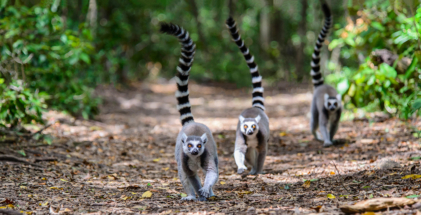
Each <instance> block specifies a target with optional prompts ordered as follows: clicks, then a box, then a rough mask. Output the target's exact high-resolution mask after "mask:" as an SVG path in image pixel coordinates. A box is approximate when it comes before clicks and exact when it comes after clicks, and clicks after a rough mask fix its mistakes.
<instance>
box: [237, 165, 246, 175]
mask: <svg viewBox="0 0 421 215" xmlns="http://www.w3.org/2000/svg"><path fill="white" fill-rule="evenodd" d="M245 170H247V167H245V166H243V167H238V170H237V173H238V174H243V173H244V171H245Z"/></svg>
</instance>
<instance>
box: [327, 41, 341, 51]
mask: <svg viewBox="0 0 421 215" xmlns="http://www.w3.org/2000/svg"><path fill="white" fill-rule="evenodd" d="M342 44H343V40H340V39H334V40H332V42H330V43H329V46H328V47H329V49H330V50H332V49H334V48H336V47H337V46H339V45H342Z"/></svg>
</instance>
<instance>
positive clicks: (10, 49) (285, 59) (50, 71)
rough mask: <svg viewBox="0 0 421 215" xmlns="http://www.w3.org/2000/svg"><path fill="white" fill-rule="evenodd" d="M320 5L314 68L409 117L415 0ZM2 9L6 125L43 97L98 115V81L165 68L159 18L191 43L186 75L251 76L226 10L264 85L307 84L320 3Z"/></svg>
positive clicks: (371, 105) (131, 2) (47, 0)
mask: <svg viewBox="0 0 421 215" xmlns="http://www.w3.org/2000/svg"><path fill="white" fill-rule="evenodd" d="M327 3H328V4H329V5H330V7H331V10H332V13H333V20H334V27H333V30H332V31H331V32H333V33H330V36H329V40H328V41H327V43H326V45H328V46H326V47H325V48H324V49H323V53H322V70H323V71H324V74H325V76H326V80H327V81H328V82H329V83H330V84H333V85H336V86H337V87H338V90H339V91H340V93H342V94H344V95H345V96H344V98H345V101H346V104H347V105H346V107H347V109H349V110H355V109H356V108H365V109H366V110H378V109H380V110H384V111H386V112H388V113H390V114H392V115H396V116H399V117H401V118H408V117H410V116H411V114H412V113H413V112H414V110H415V109H416V108H417V107H418V106H417V104H420V103H421V101H418V102H414V101H415V100H416V98H419V95H420V90H419V86H420V84H419V78H420V63H421V59H420V57H421V54H420V52H419V51H420V33H421V26H420V23H421V22H420V21H421V20H420V19H421V8H420V2H419V0H404V1H398V0H367V1H363V0H343V1H336V0H335V1H334V0H327ZM0 12H1V14H0V46H1V47H0V51H1V62H0V71H1V79H0V82H1V87H0V91H1V97H2V98H1V99H2V101H3V102H2V104H1V105H2V106H1V110H0V118H1V119H2V120H4V121H3V124H8V125H10V124H17V123H19V122H30V121H32V120H35V121H39V119H40V116H41V112H42V111H43V110H44V109H45V108H46V107H47V105H48V107H49V108H53V109H58V110H64V111H67V112H69V113H71V114H73V115H77V116H83V117H84V118H89V117H92V116H94V115H95V114H97V112H98V109H97V106H98V104H99V102H100V101H99V100H98V99H96V98H93V95H92V92H93V89H94V88H95V87H96V86H97V85H99V84H111V85H113V86H115V87H125V86H129V84H130V83H131V82H136V81H143V80H146V79H147V80H148V81H153V80H157V79H159V78H165V79H169V78H171V77H173V76H174V74H175V67H176V64H177V62H178V56H179V49H180V47H179V45H178V44H177V41H176V40H174V38H171V37H166V36H163V35H161V34H160V32H159V31H158V29H159V23H160V22H173V23H176V24H179V25H182V26H183V27H184V28H186V29H188V30H189V31H190V33H191V37H192V39H193V40H194V41H195V42H196V44H197V51H196V57H195V63H194V67H193V69H192V71H191V79H192V80H196V81H198V82H205V81H218V82H220V81H223V82H232V83H235V84H237V86H239V87H244V86H249V85H250V77H249V76H248V75H247V74H248V72H247V71H248V69H247V65H246V64H245V63H244V60H243V58H242V57H241V54H240V53H239V51H238V50H237V47H236V46H235V45H234V44H233V43H232V41H231V39H230V35H229V33H228V31H227V30H226V27H225V19H226V18H227V17H228V16H229V14H231V15H233V16H234V18H235V19H236V20H237V22H238V24H239V27H240V31H241V34H242V37H243V39H244V40H245V42H246V44H247V45H248V47H249V48H250V49H251V51H252V53H253V54H254V56H255V58H256V62H257V63H258V64H259V68H260V71H261V73H262V75H263V77H264V79H265V81H266V83H267V84H268V85H271V86H274V87H277V86H279V84H280V83H282V82H283V81H289V82H297V83H298V82H308V83H310V76H309V71H310V59H311V54H312V52H313V47H314V44H315V41H316V39H317V35H318V33H319V31H320V29H321V27H322V24H323V13H322V12H321V3H320V1H318V0H297V1H289V0H261V1H254V0H244V1H239V0H227V1H223V0H215V1H198V0H185V1H170V0H154V1H138V0H125V1H113V0H0ZM327 47H328V48H327ZM385 53H386V54H385ZM6 95H8V96H6ZM13 107H14V108H13ZM10 115H12V117H11V116H10Z"/></svg>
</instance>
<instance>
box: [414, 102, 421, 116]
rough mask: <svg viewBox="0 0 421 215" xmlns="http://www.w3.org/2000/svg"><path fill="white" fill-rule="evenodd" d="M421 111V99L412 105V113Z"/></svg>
mask: <svg viewBox="0 0 421 215" xmlns="http://www.w3.org/2000/svg"><path fill="white" fill-rule="evenodd" d="M419 109H421V99H417V100H415V101H414V103H412V113H415V111H417V110H419Z"/></svg>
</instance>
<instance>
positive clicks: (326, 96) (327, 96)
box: [325, 93, 329, 101]
mask: <svg viewBox="0 0 421 215" xmlns="http://www.w3.org/2000/svg"><path fill="white" fill-rule="evenodd" d="M328 98H329V94H327V93H325V101H327V99H328Z"/></svg>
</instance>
